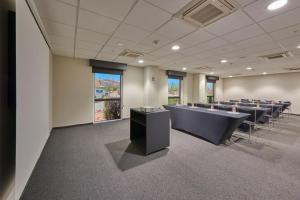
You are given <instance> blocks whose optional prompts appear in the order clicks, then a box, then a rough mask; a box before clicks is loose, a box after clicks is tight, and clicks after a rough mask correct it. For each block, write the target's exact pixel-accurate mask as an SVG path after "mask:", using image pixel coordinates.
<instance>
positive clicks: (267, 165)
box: [22, 116, 300, 200]
mask: <svg viewBox="0 0 300 200" xmlns="http://www.w3.org/2000/svg"><path fill="white" fill-rule="evenodd" d="M242 136H244V135H243V134H242ZM245 136H246V135H245ZM299 136H300V117H295V116H291V117H290V118H287V117H285V118H284V119H282V121H281V122H279V123H277V124H276V126H275V127H274V128H272V130H266V129H261V130H258V131H257V132H255V134H254V135H253V137H252V143H251V144H250V143H248V141H247V140H243V139H240V140H237V141H236V142H235V143H231V144H227V145H220V146H215V145H213V144H211V143H208V142H206V141H203V140H201V139H199V138H196V137H193V136H191V135H188V134H185V133H182V132H180V131H177V130H171V136H170V137H171V145H170V147H169V149H165V150H163V151H160V152H157V153H154V154H151V155H149V156H142V155H141V154H140V151H139V149H137V148H136V147H135V146H134V145H132V144H130V141H129V120H123V121H118V122H111V123H104V124H96V125H86V126H78V127H71V128H62V129H56V130H53V132H52V134H51V136H50V138H49V140H48V142H47V145H46V146H45V149H44V151H43V153H42V155H41V158H40V160H39V161H38V163H37V165H36V168H35V170H34V172H33V174H32V177H31V178H30V180H29V182H28V185H27V187H26V190H25V191H24V193H23V196H22V199H23V200H27V199H28V200H58V199H59V200H77V199H78V200H86V199H91V200H98V199H109V200H115V199H130V200H143V199H145V200H150V199H155V200H167V199H172V200H175V199H176V200H177V199H187V200H194V199H195V200H200V199H201V200H225V199H236V200H247V199H249V200H256V199H257V200H276V199H278V200H279V199H280V200H299V199H300V137H299Z"/></svg>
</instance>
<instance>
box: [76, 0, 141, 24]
mask: <svg viewBox="0 0 300 200" xmlns="http://www.w3.org/2000/svg"><path fill="white" fill-rule="evenodd" d="M134 2H135V0H122V1H120V0H84V1H81V2H80V7H81V8H84V9H87V10H90V11H93V12H95V13H98V14H101V15H104V16H108V17H111V18H114V19H117V20H119V21H122V20H123V19H124V18H125V16H126V15H127V13H128V12H129V10H130V9H131V7H132V6H133V4H134Z"/></svg>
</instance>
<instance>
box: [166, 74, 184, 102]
mask: <svg viewBox="0 0 300 200" xmlns="http://www.w3.org/2000/svg"><path fill="white" fill-rule="evenodd" d="M169 79H175V80H178V81H179V91H178V96H169ZM181 81H182V79H181V78H180V77H178V78H177V77H168V105H171V104H169V100H170V99H178V101H177V102H178V104H180V103H181V83H182V82H181Z"/></svg>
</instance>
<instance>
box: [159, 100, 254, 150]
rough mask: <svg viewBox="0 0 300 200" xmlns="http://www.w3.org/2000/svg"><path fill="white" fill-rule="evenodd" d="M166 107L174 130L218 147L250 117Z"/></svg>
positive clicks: (181, 107) (216, 111) (194, 108)
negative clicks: (185, 132) (194, 136)
mask: <svg viewBox="0 0 300 200" xmlns="http://www.w3.org/2000/svg"><path fill="white" fill-rule="evenodd" d="M164 107H165V108H166V109H167V110H170V111H171V126H172V128H173V129H178V130H183V131H187V132H189V133H191V134H193V135H196V136H199V137H202V138H204V139H206V140H208V141H210V142H212V143H214V144H216V145H218V144H221V143H223V142H224V141H225V140H226V139H229V138H230V137H231V135H232V133H233V132H234V130H235V129H236V128H237V127H238V126H239V125H240V124H241V123H242V122H243V121H244V120H245V119H247V118H248V117H249V116H250V114H246V113H232V112H228V111H222V110H210V109H207V108H198V107H189V106H169V105H164Z"/></svg>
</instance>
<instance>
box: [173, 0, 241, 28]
mask: <svg viewBox="0 0 300 200" xmlns="http://www.w3.org/2000/svg"><path fill="white" fill-rule="evenodd" d="M238 7H239V4H238V2H237V0H194V1H192V2H191V3H189V4H187V5H186V6H184V7H183V8H182V9H181V10H180V11H179V12H178V13H177V14H176V15H175V16H176V17H178V18H181V19H183V20H185V21H187V22H189V23H192V24H194V25H196V26H201V27H204V26H207V25H209V24H211V23H213V22H215V21H217V20H219V19H221V18H223V17H225V16H227V15H229V14H231V13H232V12H234V11H236V10H237V9H238Z"/></svg>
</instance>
